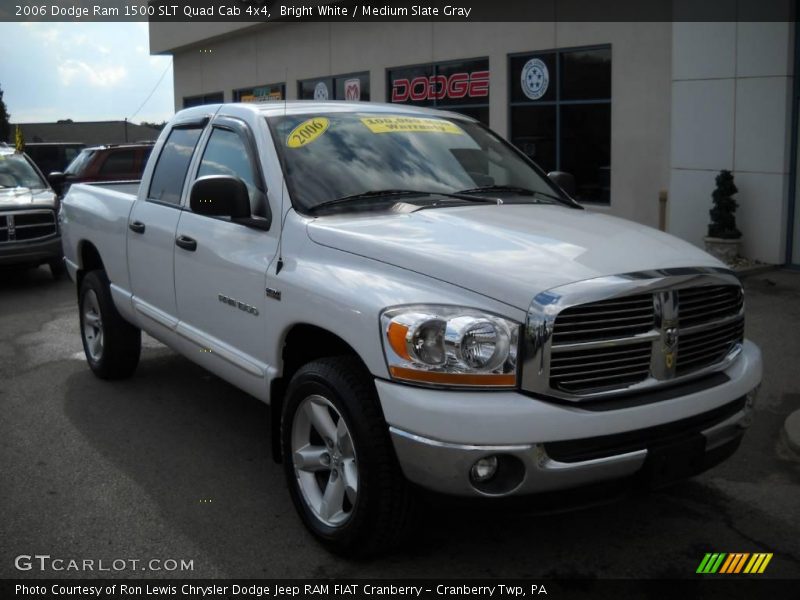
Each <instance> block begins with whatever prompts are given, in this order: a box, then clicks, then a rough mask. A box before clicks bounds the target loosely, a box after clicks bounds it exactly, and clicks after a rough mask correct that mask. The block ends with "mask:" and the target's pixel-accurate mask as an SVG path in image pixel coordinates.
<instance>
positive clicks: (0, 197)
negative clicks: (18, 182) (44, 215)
mask: <svg viewBox="0 0 800 600" xmlns="http://www.w3.org/2000/svg"><path fill="white" fill-rule="evenodd" d="M55 200H56V195H55V194H54V193H53V190H51V189H49V188H42V189H36V190H32V189H30V188H24V187H16V188H0V211H2V210H13V209H18V208H20V209H24V208H55Z"/></svg>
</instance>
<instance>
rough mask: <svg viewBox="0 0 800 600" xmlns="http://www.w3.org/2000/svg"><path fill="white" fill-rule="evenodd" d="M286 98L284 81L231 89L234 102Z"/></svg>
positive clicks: (269, 100)
mask: <svg viewBox="0 0 800 600" xmlns="http://www.w3.org/2000/svg"><path fill="white" fill-rule="evenodd" d="M285 98H286V84H285V83H270V84H267V85H260V86H257V87H252V88H242V89H239V90H233V101H234V102H272V101H276V100H284V99H285Z"/></svg>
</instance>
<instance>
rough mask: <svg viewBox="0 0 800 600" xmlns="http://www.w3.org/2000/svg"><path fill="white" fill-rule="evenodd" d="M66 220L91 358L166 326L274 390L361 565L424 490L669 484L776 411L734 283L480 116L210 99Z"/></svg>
mask: <svg viewBox="0 0 800 600" xmlns="http://www.w3.org/2000/svg"><path fill="white" fill-rule="evenodd" d="M561 180H562V181H564V179H563V177H562V179H561ZM60 219H61V225H62V230H63V245H64V253H65V256H66V264H67V269H68V272H69V274H70V276H71V277H72V279H73V280H74V281H75V282H76V284H77V287H78V299H79V305H80V325H81V332H82V337H83V345H84V348H85V351H86V358H87V361H88V363H89V366H90V367H91V369H92V370H93V371H94V372H95V373H96V374H97V375H98V376H99V377H102V378H122V377H128V376H130V375H132V374H133V372H134V370H135V368H136V365H137V362H138V360H139V351H140V335H141V333H140V332H141V331H142V330H144V331H146V332H147V333H149V334H150V335H152V336H153V337H155V338H157V339H158V340H161V341H162V342H163V343H164V344H166V345H168V346H169V347H171V348H173V349H175V350H176V351H177V352H180V353H181V354H183V355H184V356H186V357H188V358H189V359H190V360H192V361H194V362H196V363H198V364H200V365H202V366H203V367H205V368H206V369H208V370H209V371H211V372H213V373H215V374H217V375H218V376H219V377H222V378H223V379H225V380H227V381H229V382H231V383H232V384H233V385H235V386H237V387H238V388H241V389H242V390H245V391H246V392H248V393H250V394H252V395H253V396H255V397H256V398H259V399H260V400H262V401H264V402H266V403H268V404H269V405H270V407H271V414H272V417H273V418H272V432H271V435H272V436H273V437H272V439H273V448H274V451H275V454H276V458H277V459H278V460H282V462H283V464H284V466H285V473H286V479H287V482H288V487H289V490H290V493H291V497H292V499H293V501H294V504H295V506H296V508H297V510H298V512H299V514H300V516H301V518H302V520H303V522H304V523H305V525H306V526H307V527H308V529H309V530H310V531H311V532H312V533H313V534H314V535H315V536H316V537H317V538H319V539H320V540H321V541H322V542H323V543H324V544H326V545H327V546H328V547H329V548H330V549H332V550H334V551H337V552H340V553H346V554H368V553H372V552H375V551H378V550H382V549H386V548H388V547H391V545H392V544H393V543H394V542H395V541H397V539H398V536H400V535H401V533H402V531H403V530H404V528H405V524H406V523H407V522H408V521H409V518H408V515H409V514H410V513H409V511H410V510H411V506H412V504H413V502H412V500H413V499H414V498H415V496H416V492H417V488H425V489H427V490H432V491H434V492H438V493H443V494H449V495H455V496H473V497H485V498H489V499H492V498H501V497H506V496H512V495H513V496H521V495H531V494H537V493H542V492H555V491H560V490H570V489H574V488H584V487H585V486H590V484H597V483H601V482H608V481H613V480H625V479H629V478H633V479H636V480H645V481H647V482H649V483H651V484H655V485H658V484H661V483H664V482H669V481H672V480H675V479H680V478H683V477H688V476H691V475H693V474H695V473H698V472H700V471H702V470H703V469H706V468H709V467H710V466H712V465H714V464H716V463H718V462H719V461H721V460H723V459H724V458H726V457H727V456H729V455H730V454H731V453H732V452H733V451H734V450H735V449H736V447H737V446H738V444H739V442H740V440H741V437H742V434H743V432H744V429H745V428H746V427H747V425H748V424H749V422H750V419H751V413H752V408H753V401H754V397H755V390H756V388H757V386H758V385H759V382H760V379H761V370H762V368H761V355H760V352H759V350H758V348H757V347H756V346H755V345H754V344H752V343H751V342H749V341H747V340H745V339H744V301H743V296H742V287H741V285H740V283H739V281H738V279H737V278H736V277H735V275H734V274H733V273H732V272H731V271H730V270H729V269H727V268H726V267H725V266H724V265H723V264H721V263H720V262H718V261H717V260H715V259H714V258H712V257H710V256H709V255H707V254H705V253H704V252H701V251H700V250H698V249H697V248H695V247H694V246H692V245H690V244H688V243H686V242H684V241H681V240H679V239H676V238H674V237H671V236H669V235H667V234H664V233H661V232H659V231H655V230H653V229H649V228H647V227H644V226H642V225H638V224H635V223H632V222H629V221H625V220H621V219H617V218H614V217H610V216H607V215H603V214H598V213H594V212H590V211H588V210H584V209H583V208H582V207H581V206H580V205H579V204H578V203H577V202H575V201H574V200H572V199H571V197H570V196H569V195H568V194H567V193H565V191H564V190H563V189H562V188H561V187H559V186H558V185H556V184H555V183H554V181H553V180H552V179H550V178H548V176H547V175H545V173H543V172H542V170H541V169H539V167H537V166H536V165H535V164H533V163H532V162H530V161H529V160H528V159H527V158H526V157H525V155H523V154H522V153H520V152H519V151H517V150H516V149H514V148H513V147H512V146H511V145H509V144H508V143H507V142H505V141H504V140H503V139H501V138H500V137H499V136H498V135H496V134H495V133H493V132H492V131H491V130H489V129H487V128H486V127H484V126H483V125H481V124H479V123H477V122H476V121H474V120H473V119H471V118H469V117H465V116H463V115H458V114H455V113H446V112H439V111H434V110H427V109H418V108H412V107H408V106H401V105H383V104H369V103H337V102H325V103H315V102H287V103H271V104H263V105H244V104H223V105H209V106H201V107H195V108H191V109H188V110H184V111H181V112H179V113H178V114H177V115H176V116H175V117H174V118H173V119H172V121H171V122H170V123H169V124H168V125H167V127H165V129H164V131H163V132H162V134H161V136H160V137H159V139H158V142H157V143H156V146H155V148H154V150H153V153H152V156H151V158H150V160H149V162H148V164H147V167H146V168H145V171H144V174H143V179H142V181H141V184H140V185H138V186H137V185H135V184H133V185H132V184H130V183H122V184H104V185H100V184H90V185H84V184H79V185H75V186H73V187H72V188H71V189H70V191H69V193H68V194H67V196H66V198H65V200H64V202H63V207H62V210H61V213H60ZM201 350H202V351H201ZM220 401H224V399H220ZM265 433H266V432H265ZM487 501H490V500H487Z"/></svg>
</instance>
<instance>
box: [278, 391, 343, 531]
mask: <svg viewBox="0 0 800 600" xmlns="http://www.w3.org/2000/svg"><path fill="white" fill-rule="evenodd" d="M292 461H293V463H294V473H295V477H296V478H297V487H298V488H299V489H300V494H301V495H302V497H303V500H304V501H305V503H306V506H308V508H309V509H311V512H312V513H314V516H316V517H317V519H319V520H320V521H321V522H322V523H324V524H325V525H327V526H328V527H341V526H342V525H344V524H345V523H346V522H347V520H348V519H349V518H350V516H351V515H352V514H353V509H354V508H355V506H356V502H357V500H358V465H357V461H356V453H355V448H354V447H353V439H352V436H351V435H350V430H349V429H348V427H347V423H345V421H344V418H342V415H341V413H340V412H339V411H338V410H337V409H336V407H335V406H334V405H333V404H332V403H331V402H330V400H328V399H327V398H324V397H323V396H319V395H312V396H308V397H307V398H305V399H304V400H303V401H302V402H301V403H300V405H299V406H298V407H297V412H296V413H295V417H294V423H293V424H292Z"/></svg>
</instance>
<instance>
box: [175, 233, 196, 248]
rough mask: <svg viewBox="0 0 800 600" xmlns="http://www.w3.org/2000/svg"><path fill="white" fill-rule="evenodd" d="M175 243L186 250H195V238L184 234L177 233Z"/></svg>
mask: <svg viewBox="0 0 800 600" xmlns="http://www.w3.org/2000/svg"><path fill="white" fill-rule="evenodd" d="M175 245H176V246H179V247H180V248H183V249H184V250H188V251H189V252H194V251H195V250H197V240H195V239H193V238H190V237H188V236H185V235H179V236H178V237H176V238H175Z"/></svg>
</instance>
